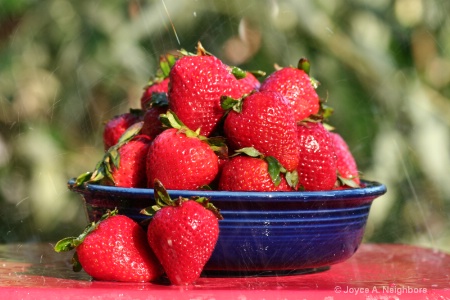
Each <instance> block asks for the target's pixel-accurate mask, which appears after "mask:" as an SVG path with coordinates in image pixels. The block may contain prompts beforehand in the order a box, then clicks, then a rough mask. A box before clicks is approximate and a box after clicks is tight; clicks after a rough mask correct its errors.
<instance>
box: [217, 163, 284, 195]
mask: <svg viewBox="0 0 450 300" xmlns="http://www.w3.org/2000/svg"><path fill="white" fill-rule="evenodd" d="M269 169H270V163H269V162H268V161H267V160H265V159H263V158H257V157H249V156H241V155H239V156H234V157H232V158H231V159H230V160H229V161H227V162H226V163H224V165H223V167H222V172H221V175H220V181H219V190H224V191H259V192H269V191H292V188H291V187H290V186H289V185H288V183H287V181H286V179H285V178H284V177H281V176H280V175H278V174H279V172H278V173H277V175H276V176H278V178H277V179H276V180H278V182H274V179H273V178H272V176H271V173H270V170H269Z"/></svg>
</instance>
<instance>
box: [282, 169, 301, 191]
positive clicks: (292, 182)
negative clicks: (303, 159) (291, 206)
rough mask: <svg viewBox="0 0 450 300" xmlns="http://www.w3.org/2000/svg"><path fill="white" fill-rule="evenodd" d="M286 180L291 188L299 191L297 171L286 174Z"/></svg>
mask: <svg viewBox="0 0 450 300" xmlns="http://www.w3.org/2000/svg"><path fill="white" fill-rule="evenodd" d="M285 178H286V181H287V183H288V185H289V186H290V187H291V188H293V189H297V186H298V181H299V179H298V172H297V171H296V170H294V171H292V172H286V175H285Z"/></svg>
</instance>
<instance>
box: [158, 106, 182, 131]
mask: <svg viewBox="0 0 450 300" xmlns="http://www.w3.org/2000/svg"><path fill="white" fill-rule="evenodd" d="M159 119H160V120H161V123H162V124H163V125H164V126H166V127H168V128H175V129H181V128H183V127H186V126H185V125H184V124H183V122H182V121H181V120H180V119H179V118H178V117H177V115H176V114H175V113H174V112H173V111H172V110H170V109H169V110H168V111H167V112H166V113H165V114H161V115H160V117H159ZM186 128H187V127H186Z"/></svg>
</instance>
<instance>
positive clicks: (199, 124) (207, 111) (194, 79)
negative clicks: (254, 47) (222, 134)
mask: <svg viewBox="0 0 450 300" xmlns="http://www.w3.org/2000/svg"><path fill="white" fill-rule="evenodd" d="M197 50H198V54H197V55H186V56H183V57H181V58H180V59H179V60H177V62H176V63H175V65H174V66H173V67H172V70H171V71H170V83H171V85H170V88H169V108H170V109H171V110H172V111H173V112H174V113H175V114H176V115H177V116H178V118H180V120H181V121H182V122H183V123H184V124H185V125H186V126H187V127H189V128H190V129H192V130H197V129H199V128H200V134H202V135H204V136H209V135H210V134H211V133H212V132H213V131H214V130H215V129H216V127H217V124H218V123H219V121H220V119H221V118H222V116H223V114H224V112H225V111H224V110H223V109H222V108H221V106H220V97H221V96H223V95H226V96H230V97H233V98H239V97H241V96H242V92H241V88H240V86H239V83H238V80H237V79H236V78H235V77H234V76H233V74H232V73H231V72H230V68H229V67H228V66H226V65H225V64H224V63H222V61H220V60H219V59H218V58H217V57H215V56H212V55H208V54H207V53H206V52H205V50H204V49H203V48H202V47H201V45H200V44H199V46H198V49H197Z"/></svg>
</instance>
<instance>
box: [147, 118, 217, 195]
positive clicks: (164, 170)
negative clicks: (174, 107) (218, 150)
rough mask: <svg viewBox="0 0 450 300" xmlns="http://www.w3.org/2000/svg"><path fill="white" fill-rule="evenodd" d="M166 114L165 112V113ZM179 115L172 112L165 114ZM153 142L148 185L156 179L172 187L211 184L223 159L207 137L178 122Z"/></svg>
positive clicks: (180, 187) (183, 188)
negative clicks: (220, 160)
mask: <svg viewBox="0 0 450 300" xmlns="http://www.w3.org/2000/svg"><path fill="white" fill-rule="evenodd" d="M163 116H164V115H163ZM164 117H165V118H167V119H172V118H174V117H175V116H174V115H173V114H172V112H170V111H169V112H168V113H167V115H165V116H164ZM173 125H175V126H177V128H170V129H166V130H165V131H163V132H162V133H161V134H159V135H158V136H157V137H156V138H155V139H154V140H153V142H152V144H151V146H150V148H149V151H148V156H147V182H148V187H151V186H153V182H154V181H155V179H158V180H160V181H161V182H162V183H163V184H164V186H165V187H166V188H168V189H180V190H196V189H199V188H201V187H202V186H205V185H208V184H210V183H211V182H212V181H213V180H214V178H215V177H216V176H217V174H218V172H219V159H218V156H217V155H216V154H215V153H214V150H213V148H212V147H211V146H210V144H208V142H207V140H206V138H205V137H203V136H200V135H198V132H194V131H192V130H190V129H188V128H187V127H186V126H184V125H180V124H178V125H177V124H175V123H173Z"/></svg>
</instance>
